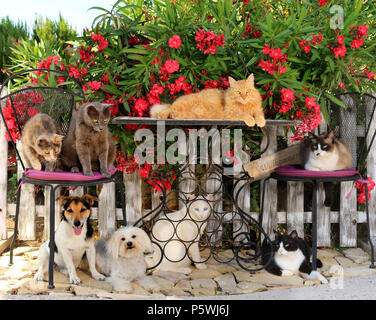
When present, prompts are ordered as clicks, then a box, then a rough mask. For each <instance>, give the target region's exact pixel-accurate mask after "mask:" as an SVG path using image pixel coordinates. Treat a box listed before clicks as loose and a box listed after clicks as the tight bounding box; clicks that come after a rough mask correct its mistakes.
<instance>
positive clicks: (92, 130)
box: [61, 102, 116, 177]
mask: <svg viewBox="0 0 376 320" xmlns="http://www.w3.org/2000/svg"><path fill="white" fill-rule="evenodd" d="M110 107H111V105H110V104H102V103H99V102H88V103H85V104H84V105H83V106H82V107H81V108H80V110H79V111H78V112H76V113H75V114H74V115H72V119H71V123H70V125H69V130H68V134H67V136H66V138H65V139H64V141H63V147H62V151H61V154H62V155H61V158H62V164H63V167H64V169H65V170H69V171H71V172H80V171H81V170H80V169H81V168H82V171H83V173H84V175H85V176H93V175H94V174H93V171H99V172H100V173H101V174H102V175H104V176H106V177H110V176H111V174H110V173H109V171H108V166H109V165H111V164H112V163H113V161H114V159H115V153H116V150H115V144H114V140H113V137H112V135H111V133H110V131H109V130H108V123H109V121H110V117H111V113H110Z"/></svg>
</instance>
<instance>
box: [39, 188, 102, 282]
mask: <svg viewBox="0 0 376 320" xmlns="http://www.w3.org/2000/svg"><path fill="white" fill-rule="evenodd" d="M58 200H59V202H60V204H61V206H62V207H63V212H62V220H61V222H60V224H59V226H58V228H57V229H56V232H55V259H54V260H55V264H56V265H57V267H58V268H59V271H61V272H62V273H64V274H66V275H68V276H69V282H70V283H72V284H79V283H80V282H81V280H80V278H79V277H78V276H77V272H76V268H77V267H78V265H79V264H80V262H81V260H82V257H83V256H84V254H85V253H86V256H87V261H88V264H89V269H90V272H91V275H92V277H93V278H94V279H96V280H104V279H105V276H104V275H102V274H100V273H99V272H98V271H97V269H96V268H95V246H94V242H95V239H94V234H93V228H92V226H91V225H90V222H89V220H88V218H89V217H90V213H91V207H92V206H93V204H94V202H95V201H98V199H97V198H96V197H94V196H92V195H89V194H85V195H83V196H82V197H73V196H61V197H59V198H58ZM49 256H50V249H49V241H46V242H45V243H44V244H42V245H41V247H40V249H39V255H38V260H39V261H38V262H39V269H38V271H37V273H36V275H35V277H34V279H35V280H38V281H43V280H44V273H45V272H46V271H47V269H48V262H49Z"/></svg>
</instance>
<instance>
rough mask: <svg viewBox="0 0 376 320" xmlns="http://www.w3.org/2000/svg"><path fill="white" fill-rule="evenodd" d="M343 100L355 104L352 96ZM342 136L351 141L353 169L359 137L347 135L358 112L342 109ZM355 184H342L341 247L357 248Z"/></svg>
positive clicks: (354, 123)
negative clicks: (347, 196)
mask: <svg viewBox="0 0 376 320" xmlns="http://www.w3.org/2000/svg"><path fill="white" fill-rule="evenodd" d="M341 100H342V101H343V102H344V103H345V105H352V104H353V103H354V101H353V99H352V97H351V96H350V95H346V96H342V97H341ZM340 117H341V118H340V136H341V137H343V136H346V137H348V138H349V139H350V140H349V141H347V142H348V143H349V145H350V148H351V151H352V154H353V155H354V156H353V167H355V164H356V161H357V159H356V158H355V155H356V154H357V152H356V149H357V137H356V136H350V137H349V135H348V134H347V135H346V134H345V133H346V131H347V130H349V128H355V127H356V111H352V112H350V111H348V110H344V109H342V108H341V112H340ZM353 187H354V186H353V182H352V181H350V182H341V202H340V212H341V215H340V232H339V238H340V246H341V247H355V246H356V238H357V228H356V212H357V197H356V192H354V191H353V192H351V190H352V189H353ZM349 192H351V195H350V197H349V198H348V199H346V198H345V197H346V195H348V194H349Z"/></svg>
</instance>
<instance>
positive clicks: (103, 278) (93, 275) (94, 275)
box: [91, 272, 106, 281]
mask: <svg viewBox="0 0 376 320" xmlns="http://www.w3.org/2000/svg"><path fill="white" fill-rule="evenodd" d="M91 275H92V277H93V278H94V279H95V280H101V281H103V280H105V279H106V277H105V276H104V275H103V274H101V273H99V272H97V273H92V274H91Z"/></svg>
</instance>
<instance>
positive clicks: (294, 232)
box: [289, 230, 298, 240]
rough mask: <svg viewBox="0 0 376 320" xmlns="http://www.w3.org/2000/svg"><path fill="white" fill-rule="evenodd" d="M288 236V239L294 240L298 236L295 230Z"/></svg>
mask: <svg viewBox="0 0 376 320" xmlns="http://www.w3.org/2000/svg"><path fill="white" fill-rule="evenodd" d="M289 237H290V239H292V240H296V239H297V238H298V233H297V232H296V230H294V231H291V233H290V235H289Z"/></svg>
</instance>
